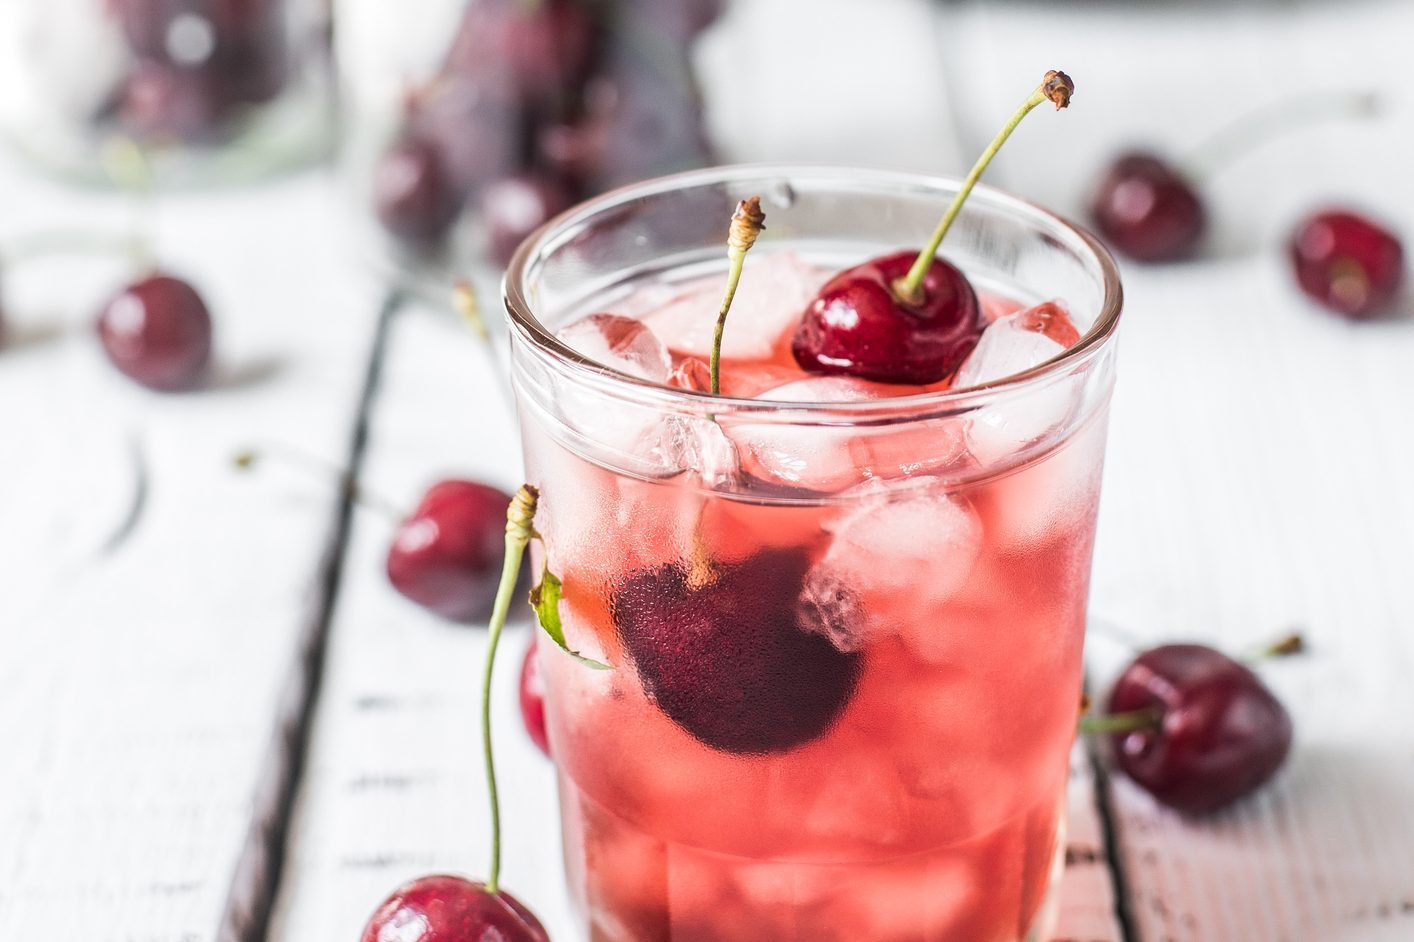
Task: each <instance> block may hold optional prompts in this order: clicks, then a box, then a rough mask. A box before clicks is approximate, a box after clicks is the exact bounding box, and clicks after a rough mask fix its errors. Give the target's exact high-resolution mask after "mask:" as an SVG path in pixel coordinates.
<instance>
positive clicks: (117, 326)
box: [98, 274, 212, 392]
mask: <svg viewBox="0 0 1414 942" xmlns="http://www.w3.org/2000/svg"><path fill="white" fill-rule="evenodd" d="M211 333H212V330H211V312H210V311H209V310H207V307H206V302H205V301H203V300H202V298H201V295H200V294H198V293H197V291H196V289H195V288H193V287H192V286H191V285H190V284H189V283H188V282H186V281H183V280H182V279H180V278H177V277H174V276H172V275H166V274H154V275H149V276H148V277H146V278H143V279H142V280H141V281H137V282H134V283H133V284H131V285H128V286H127V287H126V288H124V289H123V290H122V291H120V292H119V293H118V294H117V295H116V296H114V297H113V298H112V299H111V300H110V301H108V303H107V304H105V305H104V306H103V308H102V310H100V311H99V313H98V338H99V341H100V342H101V343H102V345H103V351H104V353H106V354H107V355H108V359H109V360H110V361H111V362H112V363H113V365H114V366H116V367H117V368H118V369H119V370H121V371H122V372H123V373H124V374H125V375H127V376H129V377H131V378H132V379H134V380H136V381H137V382H139V383H141V384H142V385H144V386H146V387H148V388H149V389H155V390H160V391H164V392H166V391H177V390H187V389H192V388H194V387H195V386H197V385H199V384H200V382H201V380H202V378H203V377H204V376H205V374H206V370H207V366H208V364H209V363H210V361H211Z"/></svg>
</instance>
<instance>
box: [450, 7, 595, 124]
mask: <svg viewBox="0 0 1414 942" xmlns="http://www.w3.org/2000/svg"><path fill="white" fill-rule="evenodd" d="M594 45H595V28H594V21H593V19H592V18H591V17H590V15H589V13H588V11H587V10H586V9H585V5H584V4H583V3H582V2H581V0H540V2H537V3H525V2H523V0H474V2H472V3H471V4H469V5H468V7H467V13H466V15H465V17H463V19H462V23H461V28H460V30H459V31H458V33H457V36H456V38H455V39H454V40H453V42H452V48H451V50H450V52H449V53H448V56H447V63H446V67H445V68H446V70H447V71H448V72H452V73H455V74H457V75H460V76H463V77H468V78H473V79H479V78H482V77H485V76H487V74H488V72H490V71H492V70H494V71H498V72H501V73H503V74H505V75H507V76H509V78H510V79H511V81H512V82H513V83H514V85H515V86H516V88H517V90H518V91H519V93H520V94H521V95H522V96H523V97H524V98H525V99H527V100H529V101H534V100H537V99H544V98H549V99H558V98H562V97H566V96H569V95H570V94H572V92H573V90H574V87H575V85H576V84H577V83H579V82H580V81H582V80H583V79H584V78H585V74H586V72H587V70H588V67H589V65H590V61H591V58H592V56H593V53H594Z"/></svg>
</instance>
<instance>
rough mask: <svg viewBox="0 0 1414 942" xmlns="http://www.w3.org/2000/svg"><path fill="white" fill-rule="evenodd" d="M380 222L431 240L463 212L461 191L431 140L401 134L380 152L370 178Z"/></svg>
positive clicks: (420, 241)
mask: <svg viewBox="0 0 1414 942" xmlns="http://www.w3.org/2000/svg"><path fill="white" fill-rule="evenodd" d="M373 200H374V208H375V209H376V211H377V213H378V221H379V222H381V223H382V224H383V228H385V229H387V230H388V231H389V232H390V233H392V234H393V235H395V236H397V237H398V238H399V239H402V240H404V241H406V242H410V243H413V244H415V245H419V246H431V245H435V244H436V243H437V242H439V241H440V240H441V239H442V238H444V237H445V236H446V234H447V232H448V230H450V229H451V227H452V223H454V222H456V219H457V215H458V214H459V213H460V212H461V208H462V200H463V197H462V195H461V193H460V192H459V191H458V189H457V187H456V186H454V185H453V183H452V181H451V179H450V178H449V176H448V174H447V172H446V169H445V167H444V166H443V162H442V157H441V154H440V153H438V151H437V149H436V148H435V147H433V146H432V145H431V144H430V143H429V142H427V141H424V140H420V139H418V138H415V137H408V138H404V139H403V140H401V141H399V142H398V143H396V144H394V145H393V147H392V148H391V149H390V150H389V151H388V153H386V154H384V155H383V159H382V161H380V162H379V164H378V168H377V170H376V171H375V173H374V179H373Z"/></svg>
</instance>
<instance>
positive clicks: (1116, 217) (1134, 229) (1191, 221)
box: [1091, 151, 1207, 262]
mask: <svg viewBox="0 0 1414 942" xmlns="http://www.w3.org/2000/svg"><path fill="white" fill-rule="evenodd" d="M1091 215H1092V216H1093V218H1094V221H1095V228H1097V229H1099V230H1100V234H1101V235H1102V236H1104V237H1105V241H1107V242H1108V243H1109V244H1110V245H1111V246H1112V247H1114V248H1115V249H1116V250H1117V251H1119V252H1122V253H1124V254H1125V255H1128V256H1129V257H1130V258H1134V259H1138V260H1139V261H1141V262H1169V261H1176V260H1178V259H1184V258H1188V257H1190V256H1192V255H1193V253H1194V252H1196V251H1197V250H1198V243H1199V241H1200V240H1201V239H1202V237H1203V229H1204V227H1205V226H1206V222H1207V219H1206V213H1205V212H1204V211H1203V201H1202V200H1201V199H1200V198H1199V196H1198V193H1197V191H1196V190H1194V189H1193V185H1192V184H1191V183H1190V182H1189V181H1188V180H1187V179H1186V178H1185V177H1184V176H1183V175H1182V174H1180V173H1179V172H1178V171H1177V170H1175V169H1174V168H1173V167H1171V166H1170V165H1169V164H1168V162H1166V161H1165V160H1164V159H1163V158H1161V157H1158V156H1157V155H1155V154H1150V153H1145V152H1142V151H1132V152H1130V153H1127V154H1124V155H1122V156H1121V157H1120V158H1119V159H1117V160H1116V161H1115V162H1114V163H1113V164H1111V165H1110V169H1109V172H1108V173H1106V174H1105V177H1104V179H1103V180H1102V181H1100V187H1099V189H1098V190H1097V191H1096V192H1095V197H1094V201H1093V203H1092V204H1091Z"/></svg>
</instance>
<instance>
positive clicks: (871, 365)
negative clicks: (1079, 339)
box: [791, 70, 1075, 385]
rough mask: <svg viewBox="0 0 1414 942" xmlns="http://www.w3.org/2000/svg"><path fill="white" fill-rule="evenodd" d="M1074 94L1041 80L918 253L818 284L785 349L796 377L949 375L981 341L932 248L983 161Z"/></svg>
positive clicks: (975, 319) (971, 307) (1064, 84)
mask: <svg viewBox="0 0 1414 942" xmlns="http://www.w3.org/2000/svg"><path fill="white" fill-rule="evenodd" d="M1074 91H1075V84H1074V83H1073V82H1072V81H1071V80H1070V77H1069V76H1067V75H1066V74H1065V73H1064V72H1057V71H1054V70H1052V71H1050V72H1047V73H1046V75H1045V77H1044V78H1043V79H1042V81H1041V84H1040V86H1039V87H1037V89H1036V90H1035V91H1034V92H1032V94H1031V96H1030V97H1029V98H1027V100H1026V101H1025V102H1024V103H1023V104H1022V106H1021V107H1020V108H1019V109H1018V110H1017V111H1016V113H1015V114H1013V115H1012V117H1011V119H1010V120H1009V121H1008V122H1007V123H1006V125H1004V126H1003V128H1002V130H1001V132H1000V133H998V135H997V137H996V138H995V139H994V140H993V141H992V143H991V144H990V145H988V147H987V149H986V150H985V151H983V153H982V156H981V157H979V158H978V160H977V163H976V164H974V165H973V167H972V169H971V170H970V171H969V172H968V174H967V178H966V179H965V180H964V181H963V183H962V186H961V187H960V188H959V189H958V192H957V196H956V197H954V198H953V201H952V204H951V205H950V206H948V209H947V212H946V213H944V214H943V218H942V221H941V222H939V224H938V228H937V229H936V230H935V231H934V233H933V237H932V239H931V240H930V241H929V243H928V245H927V246H925V247H924V249H923V250H922V251H921V252H911V251H910V252H899V253H895V254H892V255H886V256H884V257H882V258H876V259H871V260H870V261H867V262H864V263H863V264H861V265H856V266H855V267H853V268H849V269H846V270H845V271H842V272H840V273H839V274H838V275H836V276H835V277H833V278H831V279H830V280H829V281H828V282H826V283H825V286H824V287H823V288H821V289H820V293H819V295H818V296H816V298H815V299H814V300H813V301H812V302H811V303H810V305H809V306H808V307H807V308H806V310H805V313H804V315H803V316H802V317H801V320H800V325H799V326H798V327H797V328H796V332H795V336H794V337H793V338H792V339H791V352H792V353H793V354H794V356H795V360H796V362H797V363H798V364H800V367H801V369H804V370H808V371H810V372H814V373H845V374H848V375H850V376H859V377H862V378H864V379H870V380H874V381H876V382H883V383H908V384H917V385H926V384H928V383H935V382H937V381H939V380H941V379H944V378H945V377H947V376H949V375H951V374H952V373H953V372H954V371H955V370H956V369H957V368H958V366H960V365H961V363H962V361H963V360H964V359H966V357H967V355H968V354H969V353H971V352H972V348H973V347H975V346H977V340H978V338H980V337H981V336H982V330H983V328H985V327H986V326H987V319H986V317H985V316H984V315H983V313H982V306H981V304H979V303H978V300H977V293H976V292H975V291H974V290H973V288H972V285H971V283H970V282H968V280H967V277H966V276H965V275H964V274H963V273H962V272H961V271H960V270H959V269H958V268H956V267H955V266H953V265H951V264H949V263H948V262H945V261H943V260H942V259H940V258H938V257H937V252H938V247H939V245H941V244H942V241H943V238H944V236H946V235H947V232H948V229H949V228H951V226H952V223H953V220H954V219H956V218H957V214H958V212H959V211H961V209H962V204H963V203H964V202H965V201H966V200H967V197H968V194H969V193H971V192H972V188H973V187H974V186H975V185H976V183H977V181H978V180H979V179H980V178H981V176H982V173H983V171H985V170H986V169H987V165H988V164H989V163H991V160H992V157H993V156H994V155H995V154H996V152H997V151H998V150H999V149H1000V148H1001V146H1002V144H1003V143H1004V142H1005V141H1006V139H1007V138H1008V137H1010V136H1011V132H1012V131H1013V130H1015V129H1016V126H1017V125H1018V124H1020V123H1021V120H1022V119H1023V118H1025V117H1026V115H1027V114H1029V113H1030V112H1031V111H1032V109H1034V108H1035V107H1036V106H1037V105H1039V104H1041V103H1042V102H1044V101H1050V102H1053V103H1054V104H1055V106H1056V109H1057V110H1059V109H1061V108H1065V107H1067V106H1068V105H1069V104H1070V98H1071V95H1072V94H1073V93H1074Z"/></svg>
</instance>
